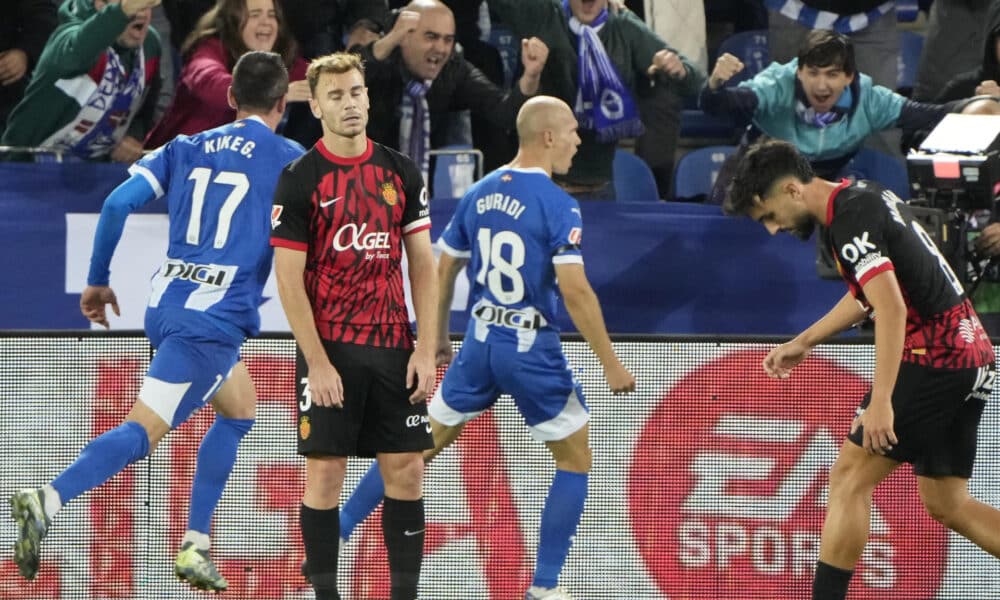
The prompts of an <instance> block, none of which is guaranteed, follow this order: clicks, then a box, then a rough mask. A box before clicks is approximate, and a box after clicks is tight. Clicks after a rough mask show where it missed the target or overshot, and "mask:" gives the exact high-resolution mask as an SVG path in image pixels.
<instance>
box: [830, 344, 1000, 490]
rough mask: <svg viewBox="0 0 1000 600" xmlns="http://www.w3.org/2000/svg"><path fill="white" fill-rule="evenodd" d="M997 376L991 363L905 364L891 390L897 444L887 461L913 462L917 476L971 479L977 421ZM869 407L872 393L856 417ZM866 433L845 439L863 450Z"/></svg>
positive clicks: (855, 434)
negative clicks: (965, 366)
mask: <svg viewBox="0 0 1000 600" xmlns="http://www.w3.org/2000/svg"><path fill="white" fill-rule="evenodd" d="M995 375H996V370H995V367H994V365H992V364H991V365H987V366H985V367H979V368H972V369H934V368H931V367H924V366H921V365H915V364H912V363H902V364H901V365H900V367H899V376H898V377H897V378H896V387H895V388H893V390H892V410H893V413H894V415H895V419H894V421H893V429H894V431H895V432H896V439H897V440H898V441H899V443H898V444H896V445H895V446H893V448H892V450H891V451H889V452H888V453H887V454H886V456H888V457H889V458H891V459H893V460H898V461H900V462H908V463H911V464H912V465H913V472H914V473H915V474H917V475H922V476H926V477H943V476H954V477H962V478H965V479H968V478H970V477H972V465H973V463H974V462H975V460H976V435H977V433H978V430H979V419H980V417H982V415H983V408H984V407H985V405H986V399H987V398H989V396H990V391H991V390H992V389H993V378H994V376H995ZM869 402H871V392H870V391H869V392H868V394H866V395H865V398H864V400H863V401H862V402H861V407H860V408H859V409H858V411H857V413H856V414H861V412H862V411H863V409H865V408H867V407H868V403H869ZM863 434H864V432H863V428H862V427H859V428H858V430H857V431H855V432H854V433H853V434H850V435H848V436H847V438H848V439H849V440H851V441H852V442H854V443H855V444H857V445H859V446H861V445H862V444H863V440H864V437H863Z"/></svg>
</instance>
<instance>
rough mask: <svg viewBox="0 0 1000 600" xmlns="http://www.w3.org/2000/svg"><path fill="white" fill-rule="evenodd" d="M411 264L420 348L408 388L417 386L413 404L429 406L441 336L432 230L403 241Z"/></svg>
mask: <svg viewBox="0 0 1000 600" xmlns="http://www.w3.org/2000/svg"><path fill="white" fill-rule="evenodd" d="M403 245H404V246H405V247H406V259H407V261H408V262H409V274H410V290H411V292H412V294H413V310H414V311H415V312H416V313H417V347H416V349H415V350H414V351H413V354H412V355H411V356H410V362H409V363H408V364H407V366H406V386H407V387H412V386H413V385H416V389H415V390H414V391H413V394H411V395H410V402H414V403H416V402H426V401H427V396H429V395H430V393H431V391H432V390H433V389H434V379H435V371H436V369H435V355H436V354H437V336H438V324H437V319H438V299H437V297H438V282H437V266H436V265H435V264H434V250H433V249H432V248H431V234H430V231H429V230H426V229H425V230H423V231H418V232H416V233H411V234H410V235H407V236H406V237H404V238H403Z"/></svg>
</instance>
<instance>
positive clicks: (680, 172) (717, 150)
mask: <svg viewBox="0 0 1000 600" xmlns="http://www.w3.org/2000/svg"><path fill="white" fill-rule="evenodd" d="M734 152H736V146H706V147H704V148H698V149H697V150H692V151H691V152H688V153H687V154H685V155H684V156H682V157H681V159H680V160H679V161H678V162H677V168H676V169H675V170H674V197H675V198H677V199H693V198H698V197H700V196H706V197H707V196H708V195H709V193H710V192H711V191H712V186H713V185H715V180H716V178H718V176H719V169H721V168H722V163H723V162H725V160H726V159H727V158H728V157H729V156H731V155H732V154H733V153H734Z"/></svg>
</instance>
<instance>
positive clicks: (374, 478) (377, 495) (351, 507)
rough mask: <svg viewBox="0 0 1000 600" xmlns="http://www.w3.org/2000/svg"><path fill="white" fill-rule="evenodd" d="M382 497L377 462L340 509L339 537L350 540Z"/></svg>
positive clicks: (383, 486) (380, 475) (383, 492)
mask: <svg viewBox="0 0 1000 600" xmlns="http://www.w3.org/2000/svg"><path fill="white" fill-rule="evenodd" d="M383 496H385V483H383V482H382V474H381V473H380V472H379V470H378V462H373V463H372V466H371V467H369V468H368V472H366V473H365V474H364V477H362V478H361V481H359V482H358V486H357V487H356V488H354V491H353V492H351V497H350V498H348V499H347V502H346V503H344V506H342V507H341V509H340V537H342V538H344V539H345V540H348V539H351V534H352V533H354V529H355V528H357V526H358V525H360V524H361V522H362V521H364V520H365V519H367V518H368V515H370V514H372V513H373V512H375V509H376V508H378V504H379V502H381V501H382V497H383Z"/></svg>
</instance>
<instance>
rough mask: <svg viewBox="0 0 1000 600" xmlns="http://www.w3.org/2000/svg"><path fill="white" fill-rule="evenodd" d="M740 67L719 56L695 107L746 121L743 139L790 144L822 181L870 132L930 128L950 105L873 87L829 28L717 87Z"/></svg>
mask: <svg viewBox="0 0 1000 600" xmlns="http://www.w3.org/2000/svg"><path fill="white" fill-rule="evenodd" d="M742 70H743V64H742V63H741V62H740V60H739V59H738V58H736V57H735V56H733V55H731V54H723V55H722V56H720V57H719V59H718V61H716V64H715V69H714V70H713V71H712V74H711V76H709V79H708V83H707V84H706V85H705V88H704V89H703V90H702V92H701V97H700V98H699V101H700V104H701V107H702V109H703V110H704V111H705V112H707V113H710V114H715V115H720V116H721V115H728V116H732V117H734V118H735V119H736V120H737V121H738V122H740V121H742V122H743V123H744V124H746V123H751V124H752V125H753V127H752V128H751V130H750V134H749V135H748V136H747V138H748V139H747V140H746V141H753V139H755V138H756V137H757V136H759V135H760V134H761V133H763V134H765V135H768V136H770V137H773V138H777V139H780V140H785V141H786V142H791V143H792V144H794V145H795V147H796V148H797V149H798V150H799V152H800V153H801V154H802V155H803V156H805V157H806V159H808V160H809V162H810V164H811V165H812V167H813V170H814V171H815V172H816V174H817V175H819V176H820V177H823V178H826V179H831V178H836V177H837V176H838V175H839V173H840V171H841V170H842V169H843V167H844V166H845V165H846V164H847V163H848V162H849V161H850V160H851V158H853V157H854V155H855V154H856V153H857V151H858V149H859V148H861V144H862V143H863V142H864V140H865V138H867V137H868V136H869V135H871V134H872V133H875V132H878V131H882V130H883V129H890V128H893V127H900V128H902V129H903V130H904V132H906V131H918V130H930V129H932V128H933V125H935V124H936V123H937V122H938V121H940V120H941V119H942V118H943V117H944V115H945V114H947V113H948V112H949V111H950V110H951V109H952V108H953V105H952V104H940V105H938V104H924V103H920V102H914V101H912V100H908V99H907V98H905V97H903V96H900V95H899V94H897V93H896V92H894V91H892V90H890V89H888V88H885V87H882V86H879V85H874V84H873V83H872V79H871V77H869V76H867V75H865V74H863V73H859V72H858V70H857V66H856V63H855V60H854V47H853V45H852V44H851V41H850V40H849V39H848V38H847V37H846V36H844V35H843V34H840V33H836V32H834V31H830V30H820V29H817V30H814V31H812V32H811V33H810V34H809V36H808V37H807V38H806V42H805V44H804V46H803V47H802V49H801V50H800V51H799V56H798V58H795V59H793V60H791V61H790V62H787V63H784V64H779V63H772V64H771V65H770V66H769V67H767V68H766V69H764V70H763V71H761V72H760V73H758V74H757V75H756V76H754V77H753V78H751V79H749V80H748V81H744V82H743V83H740V84H739V85H738V86H736V87H725V86H724V84H725V83H726V81H728V80H729V79H730V78H732V77H733V75H735V74H736V73H739V72H740V71H742ZM719 179H720V181H719V184H722V183H723V182H722V181H721V180H722V179H723V177H722V176H720V178H719ZM716 188H717V189H718V188H719V185H717V186H716ZM715 196H716V194H715V193H713V197H715Z"/></svg>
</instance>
